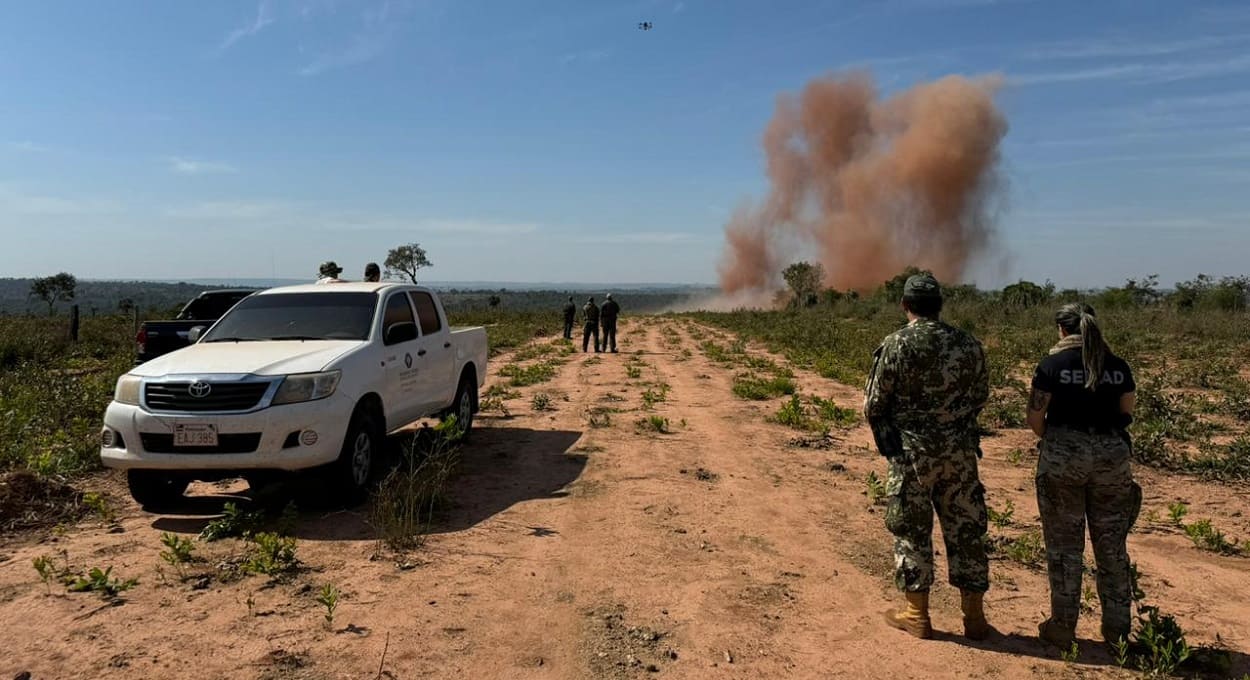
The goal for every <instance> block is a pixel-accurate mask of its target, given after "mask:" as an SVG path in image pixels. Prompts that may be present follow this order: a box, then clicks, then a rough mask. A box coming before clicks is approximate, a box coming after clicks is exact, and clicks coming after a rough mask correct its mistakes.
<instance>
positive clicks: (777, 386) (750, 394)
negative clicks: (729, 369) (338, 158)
mask: <svg viewBox="0 0 1250 680" xmlns="http://www.w3.org/2000/svg"><path fill="white" fill-rule="evenodd" d="M797 389H798V388H797V387H796V386H795V384H794V380H793V379H791V378H789V377H786V376H759V375H755V374H753V373H742V374H739V375H736V376H734V382H733V393H734V395H735V396H737V397H738V398H740V399H750V400H754V401H764V400H767V399H775V398H777V397H781V396H785V395H790V394H794V393H795V391H796V390H797Z"/></svg>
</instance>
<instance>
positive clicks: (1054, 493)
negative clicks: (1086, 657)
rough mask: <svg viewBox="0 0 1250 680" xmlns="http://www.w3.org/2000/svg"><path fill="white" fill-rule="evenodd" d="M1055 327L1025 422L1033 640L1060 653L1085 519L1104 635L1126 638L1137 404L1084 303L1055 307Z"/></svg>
mask: <svg viewBox="0 0 1250 680" xmlns="http://www.w3.org/2000/svg"><path fill="white" fill-rule="evenodd" d="M1055 324H1056V325H1057V326H1058V327H1059V342H1058V344H1056V345H1055V346H1054V347H1053V348H1051V350H1050V354H1049V355H1048V356H1047V357H1046V358H1045V359H1042V361H1041V363H1040V364H1038V366H1037V371H1036V372H1034V374H1033V391H1032V394H1031V395H1030V397H1029V407H1028V413H1027V416H1028V422H1029V427H1030V428H1032V429H1033V432H1034V433H1036V434H1037V435H1038V436H1039V437H1041V438H1042V442H1041V446H1040V447H1039V449H1040V455H1039V456H1038V461H1037V509H1038V512H1039V514H1041V516H1042V535H1043V538H1044V539H1045V541H1046V571H1047V574H1048V575H1049V577H1050V618H1048V619H1046V620H1045V621H1043V622H1042V624H1041V625H1040V626H1038V634H1039V635H1040V637H1041V638H1042V639H1043V640H1045V641H1046V642H1049V643H1051V644H1053V645H1056V646H1058V647H1060V648H1062V649H1067V648H1068V647H1069V646H1071V645H1072V642H1073V640H1074V639H1075V637H1076V619H1077V615H1078V614H1079V613H1080V611H1081V574H1082V571H1083V569H1084V564H1083V560H1082V557H1083V556H1084V552H1085V525H1086V523H1087V522H1088V524H1089V536H1090V540H1091V541H1092V542H1093V544H1094V561H1095V562H1096V563H1097V565H1098V571H1097V582H1098V601H1099V603H1100V604H1101V606H1102V637H1103V639H1104V640H1106V641H1107V642H1109V643H1114V642H1117V641H1119V640H1120V639H1121V638H1127V637H1128V635H1129V631H1130V627H1131V618H1130V616H1131V608H1132V579H1131V577H1130V572H1131V566H1130V564H1129V557H1128V548H1127V546H1126V542H1127V540H1128V533H1129V530H1130V529H1132V527H1133V523H1134V522H1136V521H1137V513H1138V512H1139V511H1140V510H1141V499H1142V495H1141V487H1140V486H1138V485H1137V483H1136V482H1134V481H1133V471H1132V468H1131V467H1130V464H1129V459H1130V457H1131V453H1132V450H1131V445H1130V440H1129V436H1128V433H1127V430H1126V428H1127V427H1128V425H1129V423H1131V422H1132V420H1133V416H1132V414H1133V407H1134V406H1135V405H1136V402H1137V396H1136V390H1137V386H1136V384H1135V383H1134V381H1133V371H1132V369H1130V368H1129V365H1128V364H1127V363H1126V362H1125V361H1124V360H1123V359H1121V358H1120V357H1117V356H1116V355H1114V354H1112V353H1111V349H1110V348H1109V347H1108V346H1107V343H1106V342H1105V341H1104V340H1103V337H1102V331H1101V330H1100V329H1099V328H1098V322H1097V320H1096V319H1095V317H1094V310H1093V308H1091V307H1089V306H1088V305H1081V304H1070V305H1065V306H1063V307H1061V308H1060V309H1059V311H1058V312H1057V313H1056V314H1055Z"/></svg>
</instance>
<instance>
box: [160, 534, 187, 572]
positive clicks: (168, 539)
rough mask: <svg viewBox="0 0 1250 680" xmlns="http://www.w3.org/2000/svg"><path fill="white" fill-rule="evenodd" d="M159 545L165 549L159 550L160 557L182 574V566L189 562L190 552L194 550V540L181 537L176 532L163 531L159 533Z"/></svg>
mask: <svg viewBox="0 0 1250 680" xmlns="http://www.w3.org/2000/svg"><path fill="white" fill-rule="evenodd" d="M161 545H163V546H165V549H164V550H162V551H161V559H162V560H165V561H166V562H168V563H169V565H170V566H172V567H173V568H174V569H177V570H178V574H179V575H180V576H181V575H182V574H183V566H184V565H185V564H187V563H188V562H190V561H191V560H192V558H193V556H192V553H194V552H195V542H194V541H192V540H191V539H189V538H182V537H180V536H178V535H177V534H173V533H169V532H163V533H162V534H161Z"/></svg>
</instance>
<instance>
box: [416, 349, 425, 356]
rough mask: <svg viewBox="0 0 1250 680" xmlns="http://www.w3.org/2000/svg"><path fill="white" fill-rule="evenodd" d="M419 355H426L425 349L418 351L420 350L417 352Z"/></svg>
mask: <svg viewBox="0 0 1250 680" xmlns="http://www.w3.org/2000/svg"><path fill="white" fill-rule="evenodd" d="M417 356H419V357H423V356H425V350H420V351H418V352H417Z"/></svg>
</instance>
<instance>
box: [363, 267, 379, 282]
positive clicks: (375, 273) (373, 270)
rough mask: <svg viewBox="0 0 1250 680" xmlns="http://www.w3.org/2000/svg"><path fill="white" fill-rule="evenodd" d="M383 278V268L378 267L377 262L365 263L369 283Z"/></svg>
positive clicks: (366, 279) (366, 277)
mask: <svg viewBox="0 0 1250 680" xmlns="http://www.w3.org/2000/svg"><path fill="white" fill-rule="evenodd" d="M381 280H382V270H381V269H379V268H378V263H377V262H370V263H369V264H367V265H365V281H368V282H369V283H377V282H378V281H381Z"/></svg>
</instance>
